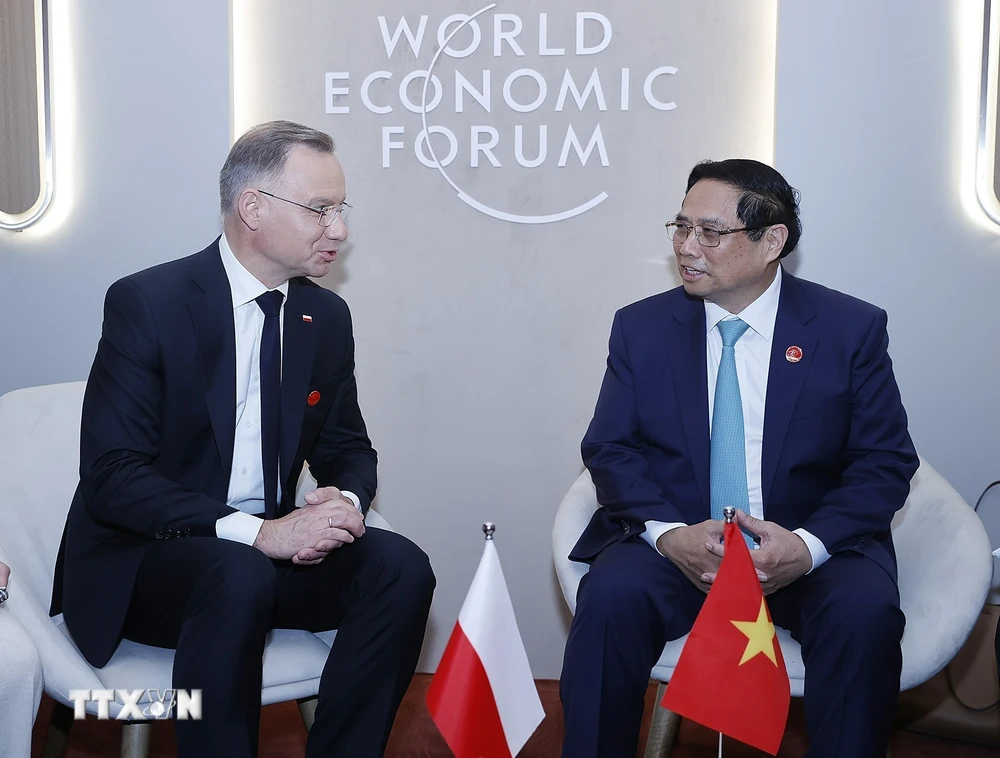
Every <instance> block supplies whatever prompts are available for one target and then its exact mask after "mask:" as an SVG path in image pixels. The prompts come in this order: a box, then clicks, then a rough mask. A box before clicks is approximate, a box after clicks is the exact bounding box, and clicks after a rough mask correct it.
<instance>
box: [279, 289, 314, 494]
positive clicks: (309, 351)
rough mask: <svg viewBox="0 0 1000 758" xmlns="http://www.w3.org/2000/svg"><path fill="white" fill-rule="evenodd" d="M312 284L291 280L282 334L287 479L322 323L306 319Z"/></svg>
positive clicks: (282, 447) (283, 443) (283, 473)
mask: <svg viewBox="0 0 1000 758" xmlns="http://www.w3.org/2000/svg"><path fill="white" fill-rule="evenodd" d="M309 290H310V288H309V287H305V286H302V285H301V284H298V283H297V282H296V281H295V280H294V279H293V280H291V281H289V282H288V302H286V303H285V324H284V334H283V336H282V348H281V351H282V366H281V425H280V428H281V437H280V439H279V442H278V445H279V447H278V457H279V460H280V463H281V466H280V468H281V481H282V482H287V481H288V477H289V475H290V473H291V468H292V463H293V461H294V459H295V453H296V452H297V448H298V443H299V437H300V435H301V432H302V417H303V416H304V414H305V410H306V395H307V394H308V390H309V379H310V376H311V375H312V367H313V359H314V358H315V356H316V341H317V337H316V333H317V329H319V328H320V325H319V324H315V323H313V322H312V321H311V320H310V321H306V320H304V319H303V318H302V317H303V315H307V314H309V315H311V313H312V311H313V309H312V308H310V303H311V301H312V297H311V295H312V293H311V292H310V291H309Z"/></svg>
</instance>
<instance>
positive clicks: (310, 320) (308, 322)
mask: <svg viewBox="0 0 1000 758" xmlns="http://www.w3.org/2000/svg"><path fill="white" fill-rule="evenodd" d="M302 320H303V321H305V322H306V323H307V324H311V323H312V322H313V317H312V316H307V315H306V314H305V313H303V314H302Z"/></svg>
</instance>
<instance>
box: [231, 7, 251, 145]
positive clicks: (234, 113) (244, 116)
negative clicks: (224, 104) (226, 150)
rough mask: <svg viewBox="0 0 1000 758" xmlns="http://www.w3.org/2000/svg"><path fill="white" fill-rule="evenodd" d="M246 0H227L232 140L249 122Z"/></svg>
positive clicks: (248, 35)
mask: <svg viewBox="0 0 1000 758" xmlns="http://www.w3.org/2000/svg"><path fill="white" fill-rule="evenodd" d="M246 5H247V0H229V28H230V43H229V54H230V61H229V66H230V69H229V86H230V113H231V123H230V138H231V141H235V140H236V138H237V137H238V136H239V135H241V134H243V132H245V131H246V130H247V129H248V128H249V127H250V126H251V124H250V119H251V118H252V116H251V111H250V107H249V105H250V103H249V92H250V91H251V88H250V87H249V86H247V82H246V77H247V75H248V72H249V70H250V63H251V61H250V53H249V47H250V41H251V33H250V17H251V16H252V15H253V14H251V13H250V12H249V11H248V9H247V7H246Z"/></svg>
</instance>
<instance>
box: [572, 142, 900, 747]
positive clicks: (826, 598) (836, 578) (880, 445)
mask: <svg viewBox="0 0 1000 758" xmlns="http://www.w3.org/2000/svg"><path fill="white" fill-rule="evenodd" d="M667 233H668V235H669V237H670V239H671V240H672V242H673V248H674V255H675V257H676V263H677V271H678V274H679V275H680V278H681V280H682V282H683V286H681V287H678V288H676V289H673V290H670V291H669V292H665V293H662V294H660V295H655V296H653V297H650V298H647V299H645V300H642V301H640V302H637V303H634V304H632V305H630V306H627V307H626V308H623V309H621V310H620V311H619V312H618V313H617V314H616V315H615V319H614V324H613V325H612V328H611V339H610V348H609V356H608V366H607V372H606V373H605V377H604V383H603V385H602V387H601V392H600V397H599V398H598V401H597V407H596V410H595V412H594V418H593V420H592V422H591V424H590V427H589V429H588V430H587V434H586V436H585V437H584V440H583V445H582V451H583V459H584V463H585V464H586V466H587V468H588V469H589V470H590V473H591V475H592V477H593V480H594V484H595V486H596V488H597V495H598V500H599V501H600V503H601V505H602V506H603V507H601V508H599V509H598V510H597V512H596V513H595V514H594V516H593V519H592V520H591V522H590V524H589V525H588V527H587V529H586V530H585V531H584V533H583V535H582V536H581V537H580V540H579V542H578V543H577V544H576V546H575V547H574V549H573V552H572V553H571V555H570V557H571V558H572V559H573V560H579V561H584V562H589V563H591V564H592V565H591V568H590V571H589V572H588V573H587V575H586V576H585V577H584V578H583V580H582V581H581V583H580V588H579V592H578V597H577V601H578V604H577V611H576V616H575V617H574V619H573V625H572V628H571V629H570V634H569V640H568V642H567V647H566V655H565V661H564V666H563V675H562V682H561V695H562V700H563V707H564V710H565V719H566V741H565V744H564V747H563V755H564V756H565V757H566V758H587V756H601V758H609V757H610V756H629V758H631V757H632V756H634V755H635V751H636V743H637V740H638V733H639V724H640V720H641V718H642V712H643V696H644V694H645V691H646V686H647V683H648V680H649V672H650V669H651V668H652V666H653V664H655V663H656V661H657V659H658V658H659V656H660V653H661V652H662V650H663V645H664V644H665V643H666V642H667V641H668V640H674V639H677V638H679V637H681V636H682V635H684V634H686V633H687V632H688V631H690V629H691V626H692V624H693V622H694V619H695V617H696V616H697V614H698V611H699V609H700V608H701V606H702V602H703V600H704V597H705V593H707V592H708V590H709V589H710V587H711V584H712V581H713V580H714V578H715V574H716V572H717V571H718V568H719V565H720V562H721V559H722V552H723V551H722V546H721V544H720V538H721V535H722V525H723V522H722V520H721V511H722V508H723V507H724V506H734V507H736V509H737V518H738V521H739V524H740V526H741V527H742V529H743V531H744V533H745V536H746V539H747V540H748V543H750V544H751V546H752V547H753V548H754V549H753V550H752V552H751V555H752V556H753V560H754V564H755V566H756V568H757V573H758V577H759V579H760V581H761V585H762V587H763V590H764V593H765V594H766V595H767V596H768V605H769V608H770V611H771V615H772V617H773V619H774V622H775V623H776V624H777V625H779V626H782V627H785V628H786V629H788V630H789V631H790V632H791V633H792V635H793V637H795V638H796V639H797V640H798V641H799V642H800V643H801V645H802V655H803V659H804V661H805V665H806V672H807V678H806V685H805V713H806V728H807V731H808V733H809V737H810V748H809V753H808V755H809V756H810V757H811V758H818V757H819V756H831V757H832V756H837V757H838V758H843V756H851V758H864V757H865V756H873V757H874V756H878V757H879V758H881V757H882V756H884V755H885V752H886V747H887V745H888V742H889V736H890V732H891V726H892V717H893V712H894V709H895V704H896V699H897V696H898V691H899V674H900V669H901V666H902V655H901V651H900V640H901V638H902V634H903V625H904V618H903V614H902V612H901V611H900V609H899V593H898V590H897V587H896V560H895V554H894V552H893V546H892V538H891V536H890V533H889V526H890V522H891V520H892V516H893V514H894V513H895V512H896V511H897V510H898V509H899V508H901V507H902V505H903V503H904V501H905V500H906V496H907V494H908V493H909V482H910V478H911V476H912V475H913V472H914V471H915V470H916V468H917V456H916V452H915V451H914V448H913V444H912V442H911V441H910V437H909V434H908V432H907V423H906V413H905V411H904V410H903V406H902V403H901V400H900V395H899V390H898V388H897V386H896V381H895V378H894V376H893V372H892V363H891V361H890V359H889V355H888V353H887V346H888V336H887V332H886V314H885V312H884V311H882V310H880V309H879V308H876V307H875V306H872V305H869V304H868V303H864V302H862V301H860V300H856V299H854V298H852V297H849V296H847V295H844V294H841V293H839V292H835V291H833V290H830V289H826V288H825V287H821V286H819V285H817V284H813V283H811V282H806V281H804V280H801V279H797V278H795V277H793V276H791V275H790V274H788V273H787V272H785V271H783V270H782V267H781V264H780V260H781V258H783V257H784V256H785V255H788V254H789V253H790V252H791V251H792V250H793V249H794V248H795V246H796V244H797V243H798V240H799V236H800V234H801V225H800V222H799V213H798V202H797V193H796V191H795V190H794V189H792V187H790V186H789V185H788V183H787V182H786V181H785V179H784V178H783V177H782V176H781V174H779V173H778V172H777V171H775V170H774V169H773V168H771V167H769V166H766V165H764V164H762V163H758V162H756V161H751V160H727V161H719V162H705V163H701V164H699V165H698V166H695V168H694V170H693V171H692V172H691V175H690V177H689V179H688V185H687V194H686V195H685V197H684V201H683V204H682V206H681V210H680V212H679V213H678V214H677V216H676V217H675V219H674V220H673V221H670V222H669V223H668V224H667ZM731 706H732V708H734V709H738V708H740V703H738V702H734V703H732V704H731Z"/></svg>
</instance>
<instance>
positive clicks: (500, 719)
mask: <svg viewBox="0 0 1000 758" xmlns="http://www.w3.org/2000/svg"><path fill="white" fill-rule="evenodd" d="M487 534H488V535H490V534H491V531H488V532H487ZM427 708H428V710H430V714H431V718H433V719H434V723H435V724H437V727H438V729H440V730H441V734H442V735H443V736H444V739H445V742H447V743H448V747H450V748H451V751H452V753H454V754H455V758H513V757H514V756H516V755H517V754H518V752H520V750H521V748H522V747H524V743H526V742H527V741H528V738H529V737H530V736H531V734H532V733H533V732H534V731H535V729H536V728H537V727H538V725H539V724H540V723H542V719H543V718H545V711H544V710H542V701H541V700H539V698H538V690H536V689H535V680H534V679H533V678H532V676H531V668H530V666H529V665H528V655H527V653H525V651H524V643H523V642H521V634H520V632H518V629H517V621H515V619H514V606H513V605H511V602H510V595H509V594H508V593H507V583H506V581H504V578H503V570H502V569H501V568H500V557H499V556H498V555H497V550H496V546H495V545H494V544H493V539H492V536H487V539H486V549H485V550H484V551H483V557H482V560H481V561H480V562H479V568H478V569H477V570H476V576H475V577H474V578H473V580H472V586H471V587H470V588H469V594H468V595H467V596H466V598H465V603H464V604H463V605H462V610H461V612H460V613H459V614H458V623H457V624H455V629H454V631H453V632H452V633H451V639H449V640H448V646H447V647H446V648H445V651H444V656H442V658H441V663H440V664H438V669H437V673H436V674H434V679H433V680H432V681H431V686H430V688H429V689H428V690H427Z"/></svg>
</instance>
